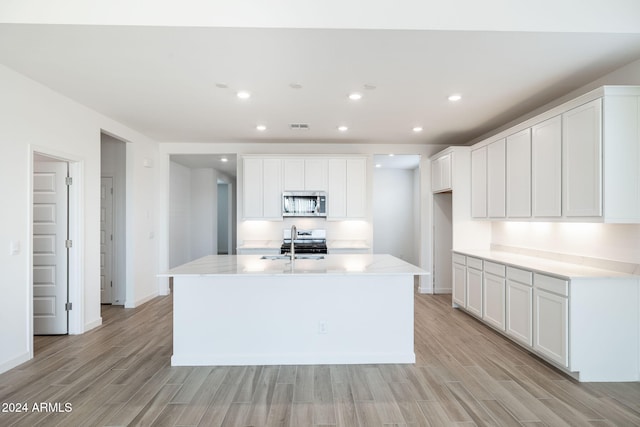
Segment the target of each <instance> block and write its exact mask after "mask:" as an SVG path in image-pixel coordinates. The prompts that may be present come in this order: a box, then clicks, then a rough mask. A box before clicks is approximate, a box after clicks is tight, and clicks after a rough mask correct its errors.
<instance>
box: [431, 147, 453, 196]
mask: <svg viewBox="0 0 640 427" xmlns="http://www.w3.org/2000/svg"><path fill="white" fill-rule="evenodd" d="M448 190H451V154H446V155H444V156H441V157H439V158H437V159H435V160H433V161H432V162H431V191H433V192H439V191H448Z"/></svg>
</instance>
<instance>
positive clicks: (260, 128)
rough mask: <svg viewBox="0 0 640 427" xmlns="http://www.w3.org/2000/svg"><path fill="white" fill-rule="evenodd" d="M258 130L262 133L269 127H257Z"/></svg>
mask: <svg viewBox="0 0 640 427" xmlns="http://www.w3.org/2000/svg"><path fill="white" fill-rule="evenodd" d="M256 130H259V131H261V132H262V131H263V130H267V127H266V126H265V125H258V126H256Z"/></svg>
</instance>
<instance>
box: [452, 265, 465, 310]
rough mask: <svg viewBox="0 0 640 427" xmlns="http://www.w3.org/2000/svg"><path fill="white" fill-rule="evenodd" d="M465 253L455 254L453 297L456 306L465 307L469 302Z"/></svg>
mask: <svg viewBox="0 0 640 427" xmlns="http://www.w3.org/2000/svg"><path fill="white" fill-rule="evenodd" d="M465 264H466V257H465V256H464V255H459V254H453V275H452V278H453V290H452V292H451V297H452V298H451V299H452V301H453V304H454V306H455V305H457V306H458V307H465V306H466V304H467V267H466V265H465Z"/></svg>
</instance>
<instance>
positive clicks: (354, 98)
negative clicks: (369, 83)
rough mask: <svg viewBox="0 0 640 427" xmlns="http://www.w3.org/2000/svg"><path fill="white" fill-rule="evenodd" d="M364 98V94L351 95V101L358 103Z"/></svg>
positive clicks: (355, 93)
mask: <svg viewBox="0 0 640 427" xmlns="http://www.w3.org/2000/svg"><path fill="white" fill-rule="evenodd" d="M361 98H362V94H361V93H358V92H353V93H350V94H349V99H350V100H352V101H357V100H359V99H361Z"/></svg>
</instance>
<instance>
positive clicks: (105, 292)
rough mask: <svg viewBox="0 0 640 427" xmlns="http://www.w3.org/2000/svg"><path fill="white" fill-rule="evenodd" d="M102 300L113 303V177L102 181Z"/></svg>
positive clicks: (105, 302) (104, 178)
mask: <svg viewBox="0 0 640 427" xmlns="http://www.w3.org/2000/svg"><path fill="white" fill-rule="evenodd" d="M100 302H101V303H102V304H112V303H113V178H112V177H102V179H101V181H100Z"/></svg>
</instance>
